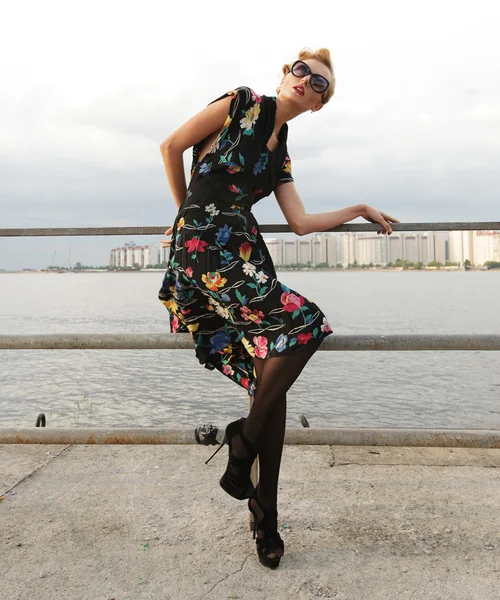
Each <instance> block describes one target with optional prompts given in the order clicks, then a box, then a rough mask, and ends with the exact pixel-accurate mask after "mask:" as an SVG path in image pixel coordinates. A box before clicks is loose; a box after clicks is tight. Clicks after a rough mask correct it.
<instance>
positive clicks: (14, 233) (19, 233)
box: [0, 221, 500, 237]
mask: <svg viewBox="0 0 500 600" xmlns="http://www.w3.org/2000/svg"><path fill="white" fill-rule="evenodd" d="M169 226H170V225H164V226H162V227H158V226H155V227H38V228H26V227H23V228H17V229H0V237H40V236H87V235H90V236H94V235H122V236H123V235H127V236H128V235H163V234H164V233H165V231H166V229H167V228H168V227H169ZM391 227H392V229H393V231H394V232H398V231H486V230H493V229H498V230H500V221H470V222H464V221H452V222H440V223H392V224H391ZM259 229H260V231H261V232H262V233H292V230H291V228H290V226H289V225H284V224H282V223H275V224H262V225H259ZM381 229H382V227H381V225H378V224H376V223H348V224H344V225H339V226H338V227H332V228H331V229H325V230H323V231H325V232H349V231H350V232H354V231H364V232H370V231H379V230H381Z"/></svg>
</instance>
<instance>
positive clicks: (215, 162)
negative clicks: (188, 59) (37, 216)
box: [159, 87, 332, 394]
mask: <svg viewBox="0 0 500 600" xmlns="http://www.w3.org/2000/svg"><path fill="white" fill-rule="evenodd" d="M228 95H230V96H232V97H233V98H232V100H231V105H230V108H229V114H228V116H227V119H226V122H225V123H224V126H223V127H222V129H221V131H220V132H219V134H218V136H217V138H216V140H215V142H214V143H213V145H212V147H211V148H210V150H209V151H208V153H207V154H206V156H204V157H203V160H202V161H201V162H198V154H199V150H200V148H201V147H202V144H203V140H202V141H201V142H200V143H198V144H196V145H195V146H194V147H193V165H192V171H191V180H190V183H189V188H188V192H187V196H186V198H185V200H184V201H183V203H182V204H181V206H180V209H179V212H178V214H177V216H176V218H175V221H174V223H173V233H172V238H171V246H170V254H169V260H168V268H167V271H166V273H165V277H164V280H163V284H162V287H161V289H160V292H159V298H160V300H161V301H162V302H163V304H164V305H165V306H166V308H167V309H168V311H169V313H170V328H171V331H172V332H177V333H186V332H190V333H191V334H192V336H193V340H194V345H195V349H196V356H197V358H198V359H199V361H200V363H201V364H204V365H205V367H206V368H207V369H214V368H216V369H218V370H219V371H220V372H221V373H223V374H224V375H226V376H227V377H229V378H230V379H232V380H233V381H234V382H236V383H238V384H239V385H241V386H242V387H244V388H246V389H247V390H248V393H249V394H253V393H255V391H256V389H257V378H256V372H255V369H254V365H253V357H254V356H256V357H258V358H270V357H276V356H286V355H289V354H292V353H294V352H297V351H300V349H301V348H302V347H303V346H304V345H305V344H307V343H308V342H309V340H311V339H312V338H314V339H323V338H325V337H326V336H327V335H329V334H330V333H332V330H331V327H330V325H329V323H328V321H327V319H326V317H325V315H324V314H323V312H322V311H321V310H320V309H319V308H318V306H317V305H316V304H314V303H313V302H312V301H311V300H309V299H308V298H305V297H304V296H302V295H301V294H299V293H298V292H296V291H294V290H292V289H290V288H288V287H287V286H286V285H284V284H283V283H281V282H280V281H279V280H278V279H277V276H276V271H275V268H274V265H273V262H272V259H271V256H270V254H269V251H268V249H267V246H266V244H265V242H264V239H263V238H262V235H261V234H260V231H259V225H258V223H257V221H256V220H255V217H254V216H253V213H252V210H251V207H252V206H253V205H254V204H255V203H256V202H258V201H259V200H261V199H262V198H265V197H266V196H269V194H271V192H272V191H273V190H274V189H275V188H276V186H277V185H279V184H281V183H284V182H287V181H293V178H292V175H291V163H290V158H289V157H288V153H287V147H286V140H287V132H288V128H287V125H286V123H285V124H284V125H283V127H282V128H281V130H280V133H279V143H278V146H277V148H276V149H275V150H274V151H271V150H269V149H268V147H267V142H268V140H269V138H270V137H271V134H272V132H273V129H274V121H275V113H276V98H275V97H274V96H259V95H258V94H256V93H255V92H254V91H253V90H252V89H250V88H248V87H239V88H237V89H235V90H232V91H230V92H227V94H224V95H223V96H220V97H219V98H217V99H216V100H214V101H213V102H216V101H217V100H220V99H221V98H224V97H226V96H228Z"/></svg>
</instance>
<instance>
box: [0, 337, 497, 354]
mask: <svg viewBox="0 0 500 600" xmlns="http://www.w3.org/2000/svg"><path fill="white" fill-rule="evenodd" d="M193 347H194V345H193V338H192V335H191V334H190V333H148V334H141V333H115V334H96V333H78V334H76V333H65V334H63V333H56V334H40V335H30V334H26V335H0V350H192V349H193ZM319 349H320V350H331V351H339V352H343V351H353V352H356V351H411V352H415V351H426V350H431V351H436V350H455V351H468V350H477V351H479V350H481V351H498V350H500V334H476V335H466V334H463V335H461V334H450V335H449V334H394V335H333V334H332V335H330V336H328V337H327V338H325V339H324V340H323V342H322V344H321V346H320V348H319Z"/></svg>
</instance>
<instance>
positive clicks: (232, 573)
mask: <svg viewBox="0 0 500 600" xmlns="http://www.w3.org/2000/svg"><path fill="white" fill-rule="evenodd" d="M248 558H249V557H248V556H247V557H246V558H245V560H244V561H243V562H242V563H241V567H240V568H239V569H236V571H232V572H231V573H228V574H227V575H225V576H224V577H222V579H219V581H216V582H215V583H214V585H213V586H212V587H211V588H210V589H209V590H208V591H207V592H205V593H204V594H203V596H200V599H199V600H201V599H202V598H206V597H207V596H208V594H210V593H211V592H212V591H213V590H214V589H215V588H216V587H217V586H218V585H219V583H222V582H223V581H226V579H229V577H232V576H233V575H236V573H239V572H240V571H242V570H243V567H244V566H245V564H246V562H247V560H248Z"/></svg>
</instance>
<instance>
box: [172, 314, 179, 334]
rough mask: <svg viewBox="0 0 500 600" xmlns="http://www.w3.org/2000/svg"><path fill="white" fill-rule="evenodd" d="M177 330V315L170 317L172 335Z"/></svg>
mask: <svg viewBox="0 0 500 600" xmlns="http://www.w3.org/2000/svg"><path fill="white" fill-rule="evenodd" d="M178 329H179V319H178V318H177V315H174V316H173V317H172V333H175V332H176V331H177V330H178Z"/></svg>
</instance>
